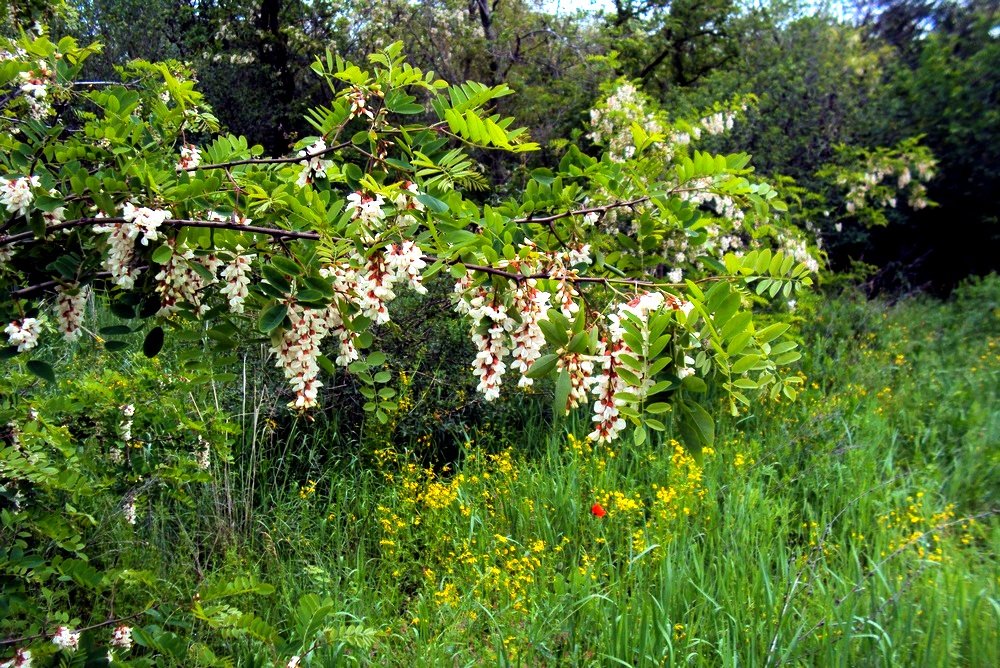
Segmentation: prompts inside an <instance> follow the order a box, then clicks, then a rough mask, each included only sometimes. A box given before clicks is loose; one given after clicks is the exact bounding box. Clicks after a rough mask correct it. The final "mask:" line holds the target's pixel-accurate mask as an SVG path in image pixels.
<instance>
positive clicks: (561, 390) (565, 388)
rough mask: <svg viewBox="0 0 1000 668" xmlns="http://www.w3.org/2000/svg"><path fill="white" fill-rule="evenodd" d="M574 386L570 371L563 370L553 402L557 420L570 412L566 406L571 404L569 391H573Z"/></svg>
mask: <svg viewBox="0 0 1000 668" xmlns="http://www.w3.org/2000/svg"><path fill="white" fill-rule="evenodd" d="M572 386H573V385H572V381H571V380H570V377H569V369H563V370H562V371H560V372H559V378H558V380H556V394H555V398H554V399H553V400H552V414H553V416H554V417H555V418H556V419H559V418H561V417H562V416H563V415H565V414H566V413H567V412H568V411H567V410H566V404H567V403H568V402H569V391H570V389H572Z"/></svg>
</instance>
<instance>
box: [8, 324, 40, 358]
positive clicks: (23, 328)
mask: <svg viewBox="0 0 1000 668" xmlns="http://www.w3.org/2000/svg"><path fill="white" fill-rule="evenodd" d="M4 332H5V333H6V334H7V341H8V342H9V343H10V345H12V346H17V352H19V353H23V352H24V351H26V350H31V349H32V348H34V347H35V346H37V345H38V335H39V334H41V332H42V323H41V321H40V320H38V319H37V318H21V319H20V320H15V321H14V322H12V323H10V324H9V325H7V327H6V328H5V329H4Z"/></svg>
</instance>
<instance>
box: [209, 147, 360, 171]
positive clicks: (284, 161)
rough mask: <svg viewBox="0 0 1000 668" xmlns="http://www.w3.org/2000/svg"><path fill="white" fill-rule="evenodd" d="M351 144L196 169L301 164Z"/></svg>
mask: <svg viewBox="0 0 1000 668" xmlns="http://www.w3.org/2000/svg"><path fill="white" fill-rule="evenodd" d="M351 145H352V144H351V142H349V141H344V142H340V143H339V144H334V145H333V146H330V147H329V148H325V149H323V150H322V151H316V152H315V153H306V154H305V155H298V156H295V157H291V158H247V159H246V160H232V161H230V162H219V163H215V164H209V165H198V169H228V168H230V167H239V166H240V165H282V164H289V163H293V162H302V161H303V160H307V161H308V160H312V159H313V158H319V157H321V156H324V155H326V154H328V153H333V152H334V151H339V150H340V149H342V148H348V147H350V146H351Z"/></svg>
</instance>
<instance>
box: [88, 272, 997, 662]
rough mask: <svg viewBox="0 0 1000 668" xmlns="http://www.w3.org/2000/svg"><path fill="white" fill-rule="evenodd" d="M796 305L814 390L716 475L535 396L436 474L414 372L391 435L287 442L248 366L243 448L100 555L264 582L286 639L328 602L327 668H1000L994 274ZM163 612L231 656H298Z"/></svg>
mask: <svg viewBox="0 0 1000 668" xmlns="http://www.w3.org/2000/svg"><path fill="white" fill-rule="evenodd" d="M800 315H801V337H802V339H801V343H802V346H803V352H804V358H803V365H802V367H801V373H802V375H803V376H804V379H805V380H804V388H805V391H804V392H803V393H802V395H801V396H800V398H799V399H798V400H797V401H795V402H791V403H790V402H787V401H781V402H768V403H763V404H759V405H756V406H755V407H754V409H753V410H752V411H750V412H747V413H744V414H741V415H738V416H733V417H724V418H722V419H721V420H720V422H719V424H718V429H717V439H716V443H715V446H714V448H711V449H708V450H706V451H705V452H703V453H701V454H700V455H699V456H697V457H695V456H693V455H692V454H691V453H689V452H688V451H686V450H685V449H684V448H683V447H682V446H681V445H680V444H679V443H677V442H676V441H673V440H671V439H670V438H669V437H666V438H663V439H658V440H653V441H650V442H648V443H646V444H644V445H643V446H642V447H641V448H637V447H634V446H633V445H631V444H613V445H612V446H610V447H609V446H605V445H599V444H595V443H591V442H590V441H588V440H587V439H586V438H585V434H586V433H587V432H588V431H589V424H588V422H587V419H586V416H585V415H580V416H578V417H574V418H569V419H566V420H563V421H561V422H559V423H557V424H552V423H551V421H550V420H549V419H548V417H547V415H548V414H547V411H546V407H545V406H544V405H542V402H541V401H540V400H539V398H538V397H527V398H525V399H524V400H523V401H520V402H518V401H515V402H514V404H513V405H514V406H515V412H514V414H515V415H516V418H517V419H516V420H513V421H512V420H509V419H507V418H503V417H502V416H504V415H507V416H509V415H510V414H511V413H510V408H509V407H508V409H507V412H505V413H498V414H497V415H498V416H501V417H500V418H498V419H494V420H493V421H492V422H489V421H486V422H483V423H480V424H478V425H476V426H475V427H471V426H470V431H469V432H468V433H466V434H464V435H463V436H462V437H461V438H460V439H458V442H457V443H456V444H455V447H454V452H455V453H457V454H456V455H455V456H453V457H448V458H442V457H433V456H431V454H430V453H432V452H433V451H434V447H432V444H431V442H430V439H431V436H430V434H427V435H422V436H417V437H412V438H411V437H403V436H402V435H401V430H400V428H399V424H400V422H401V421H402V420H404V419H405V417H406V414H407V412H408V411H414V410H419V408H418V407H419V401H418V400H417V399H418V398H417V397H414V396H413V394H414V390H413V387H412V386H411V385H410V383H411V378H410V377H409V376H406V375H401V376H400V378H399V380H398V382H397V385H396V387H397V389H398V390H399V392H400V396H401V398H402V399H401V402H400V409H399V412H398V413H397V414H395V415H393V416H392V419H391V420H390V421H389V423H388V424H386V425H379V424H378V423H375V422H374V421H372V422H370V423H365V424H364V425H363V428H362V430H361V432H360V435H358V434H357V433H356V432H352V431H351V430H349V429H346V428H342V427H343V425H341V424H340V423H338V421H337V419H336V418H335V417H334V418H326V419H320V420H318V421H317V422H313V423H307V422H305V421H300V422H296V423H294V424H292V425H291V426H290V427H289V428H287V429H284V430H283V429H282V428H280V427H279V426H278V425H276V424H274V422H273V421H271V420H269V418H268V417H267V416H268V415H273V411H272V410H270V408H269V402H270V403H274V402H275V401H276V399H275V398H274V397H273V396H270V395H268V394H267V391H266V385H265V384H261V383H258V384H256V385H255V384H254V382H253V380H252V376H253V374H252V372H250V373H248V375H247V377H248V379H249V380H248V381H247V383H246V384H243V385H241V387H240V389H239V390H238V391H237V392H236V395H237V396H238V400H237V401H235V402H233V401H228V400H226V399H225V397H223V400H222V402H221V403H223V404H225V403H227V402H228V403H230V404H238V405H236V406H235V407H234V406H230V408H232V409H233V411H234V414H235V415H236V416H237V419H238V420H239V421H240V426H241V429H240V433H239V434H238V436H237V443H236V445H235V446H234V456H233V458H232V459H231V460H229V461H228V462H226V461H217V462H216V463H215V464H214V466H213V469H212V482H211V483H209V484H207V485H204V486H202V487H201V488H197V487H192V489H190V490H188V492H189V495H187V496H184V497H183V498H182V499H180V501H178V500H172V497H171V496H170V495H166V496H161V497H158V499H159V501H157V503H159V504H160V505H159V506H157V507H153V508H151V512H148V514H147V515H146V516H145V519H144V521H143V522H140V524H139V526H137V527H135V528H133V527H129V526H128V525H125V524H123V523H122V522H120V521H118V522H107V523H104V522H101V523H100V526H102V527H104V528H103V529H102V532H101V534H100V535H98V536H96V537H94V539H93V540H92V542H93V543H94V544H95V545H99V546H103V548H101V549H104V550H105V551H104V552H101V551H100V549H98V550H96V551H95V558H96V561H100V562H105V563H111V562H113V563H114V565H115V567H116V568H123V569H129V568H132V569H137V570H139V569H142V570H143V571H145V572H151V573H153V574H154V575H155V577H156V587H158V588H159V591H160V592H161V593H162V597H163V599H164V600H174V601H176V602H180V603H179V608H175V609H180V608H183V607H184V606H186V605H187V603H185V601H189V600H190V597H191V595H192V594H191V593H192V592H194V591H203V590H205V589H206V587H210V586H211V585H212V584H213V583H223V582H226V581H231V580H232V579H233V578H235V577H238V576H241V575H242V576H246V575H253V576H254V577H256V578H258V579H259V580H262V581H264V582H267V583H270V584H271V585H274V587H275V590H274V593H272V594H270V595H267V596H255V595H252V594H247V595H246V596H242V597H239V598H238V599H235V603H236V604H237V605H238V606H239V608H240V609H241V610H244V611H252V612H253V613H255V614H256V615H258V616H260V617H261V618H262V619H264V620H265V621H267V622H268V623H269V624H271V625H273V626H274V627H275V628H276V629H277V630H278V631H279V632H286V631H289V630H290V629H291V628H292V627H293V626H294V625H295V623H296V621H295V610H296V609H298V607H299V606H300V601H301V600H302V597H304V596H308V595H310V594H318V595H319V596H320V597H322V598H328V599H329V602H330V603H331V605H332V606H333V609H334V610H335V611H336V614H335V615H333V619H334V620H335V622H334V626H333V628H332V630H331V632H330V634H329V636H328V637H329V638H332V639H333V641H334V642H333V643H332V645H330V646H324V647H322V648H320V649H316V650H315V651H313V652H312V653H311V654H310V655H309V661H310V662H311V665H322V666H328V665H329V666H334V665H358V664H361V665H375V666H404V665H407V666H440V665H448V666H452V665H456V666H466V665H469V666H473V665H500V666H537V665H552V666H555V665H581V666H653V665H699V666H700V665H706V666H778V665H823V666H858V665H865V666H867V665H883V666H898V665H915V666H952V665H968V666H996V665H1000V631H998V630H1000V567H998V561H997V552H998V547H1000V524H998V522H997V518H996V513H997V511H998V509H1000V499H998V493H1000V448H998V443H1000V410H998V401H997V398H998V397H997V393H998V387H1000V281H997V280H996V279H993V280H987V281H984V282H981V283H976V284H972V285H969V286H966V287H965V288H963V289H962V290H960V291H959V293H958V294H957V295H956V297H955V298H954V299H953V300H951V301H949V302H947V303H941V302H936V301H932V300H930V299H914V300H908V301H905V302H901V303H899V304H896V305H893V306H889V305H887V304H885V303H883V302H878V301H874V302H869V301H864V300H862V299H860V298H853V297H851V296H845V297H841V298H838V299H832V300H828V301H826V302H823V303H822V304H819V305H817V306H815V307H809V308H808V309H807V310H803V311H802V312H801V313H800ZM207 396H211V397H212V399H211V400H212V401H214V400H215V398H216V397H217V396H218V395H217V394H210V395H207ZM194 400H195V397H194V395H192V401H194ZM200 400H201V401H209V399H208V398H206V397H202V398H201V399H200ZM719 413H720V414H723V413H724V410H723V408H722V407H721V405H720V409H719ZM432 422H433V416H430V418H428V423H432ZM515 423H516V427H515V426H513V425H514V424H515ZM435 445H439V444H435ZM595 504H597V505H598V506H600V510H601V511H603V516H599V515H601V514H602V513H601V512H597V513H596V514H595V510H597V509H596V508H595ZM103 512H104V513H105V514H106V515H107V516H111V515H116V514H117V513H119V512H120V510H119V508H118V500H117V499H114V500H110V501H109V502H108V505H107V507H106V508H105V509H104V510H103ZM100 514H101V513H99V512H96V513H95V515H98V516H100ZM160 610H161V611H169V610H170V606H168V605H164V606H161V607H160ZM152 621H153V622H154V623H156V624H158V625H159V626H161V627H163V628H164V629H169V630H171V631H173V632H175V633H177V634H178V636H181V637H185V638H189V639H190V640H192V641H194V642H198V643H202V642H203V643H205V644H206V646H211V648H212V650H213V651H214V652H215V653H216V654H218V655H230V656H232V657H233V659H234V663H235V665H240V666H270V665H283V664H284V660H286V659H287V658H288V657H275V656H274V655H273V654H269V653H268V652H267V651H265V650H264V649H263V647H262V645H261V644H260V643H259V642H257V641H255V640H251V639H249V638H248V637H245V636H243V637H241V636H239V635H236V634H220V633H218V632H217V629H213V628H211V627H210V625H208V624H207V623H203V622H200V621H198V620H197V619H195V620H194V621H192V620H191V618H190V617H184V616H180V615H173V616H172V615H171V613H169V612H160V613H156V614H154V615H153V620H152ZM230 635H231V636H232V637H228V636H230ZM191 656H192V657H195V658H192V659H191V660H192V661H194V662H195V663H197V656H198V653H197V652H192V654H191ZM276 661H277V662H276ZM185 665H193V664H192V663H190V662H188V663H186V664H185Z"/></svg>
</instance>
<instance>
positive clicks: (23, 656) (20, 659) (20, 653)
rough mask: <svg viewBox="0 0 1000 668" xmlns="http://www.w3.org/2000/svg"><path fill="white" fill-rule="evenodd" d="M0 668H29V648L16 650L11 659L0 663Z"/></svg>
mask: <svg viewBox="0 0 1000 668" xmlns="http://www.w3.org/2000/svg"><path fill="white" fill-rule="evenodd" d="M0 668H31V650H30V649H19V650H17V651H16V652H15V653H14V658H13V659H11V660H10V661H5V662H4V663H0Z"/></svg>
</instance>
